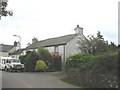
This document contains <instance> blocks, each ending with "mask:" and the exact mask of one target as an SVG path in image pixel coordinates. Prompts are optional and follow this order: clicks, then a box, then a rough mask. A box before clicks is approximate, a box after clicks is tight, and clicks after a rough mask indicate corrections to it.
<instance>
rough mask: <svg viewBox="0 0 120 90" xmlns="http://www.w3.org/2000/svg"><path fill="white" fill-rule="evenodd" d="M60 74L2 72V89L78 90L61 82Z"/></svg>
mask: <svg viewBox="0 0 120 90" xmlns="http://www.w3.org/2000/svg"><path fill="white" fill-rule="evenodd" d="M0 72H1V71H0ZM60 74H61V73H60V72H34V73H32V72H31V73H28V72H22V73H20V72H12V73H10V72H4V71H2V88H78V87H77V86H73V85H70V84H68V83H65V82H63V81H61V80H60V76H61V75H60Z"/></svg>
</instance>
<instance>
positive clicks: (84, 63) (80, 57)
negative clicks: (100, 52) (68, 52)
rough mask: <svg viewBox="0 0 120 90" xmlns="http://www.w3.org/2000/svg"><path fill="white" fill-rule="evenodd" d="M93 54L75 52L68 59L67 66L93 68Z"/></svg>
mask: <svg viewBox="0 0 120 90" xmlns="http://www.w3.org/2000/svg"><path fill="white" fill-rule="evenodd" d="M93 62H94V56H93V55H86V54H75V55H73V56H70V57H69V58H68V59H67V61H66V68H92V64H93Z"/></svg>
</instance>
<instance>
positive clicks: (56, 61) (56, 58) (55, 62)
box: [51, 54, 62, 71]
mask: <svg viewBox="0 0 120 90" xmlns="http://www.w3.org/2000/svg"><path fill="white" fill-rule="evenodd" d="M51 63H52V66H53V68H54V70H55V71H61V69H62V59H61V56H60V55H59V54H54V55H53V56H52V60H51Z"/></svg>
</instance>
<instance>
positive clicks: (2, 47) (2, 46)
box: [0, 44, 12, 52]
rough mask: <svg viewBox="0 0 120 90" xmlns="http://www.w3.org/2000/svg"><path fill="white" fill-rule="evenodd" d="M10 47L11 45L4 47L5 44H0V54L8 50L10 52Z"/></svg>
mask: <svg viewBox="0 0 120 90" xmlns="http://www.w3.org/2000/svg"><path fill="white" fill-rule="evenodd" d="M11 47H12V45H5V44H0V51H1V52H7V51H8V50H10V49H11Z"/></svg>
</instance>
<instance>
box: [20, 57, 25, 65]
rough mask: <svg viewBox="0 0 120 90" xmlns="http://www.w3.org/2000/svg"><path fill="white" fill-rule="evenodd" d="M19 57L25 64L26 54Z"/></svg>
mask: <svg viewBox="0 0 120 90" xmlns="http://www.w3.org/2000/svg"><path fill="white" fill-rule="evenodd" d="M19 59H20V61H21V63H22V64H24V62H25V56H20V57H19Z"/></svg>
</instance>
